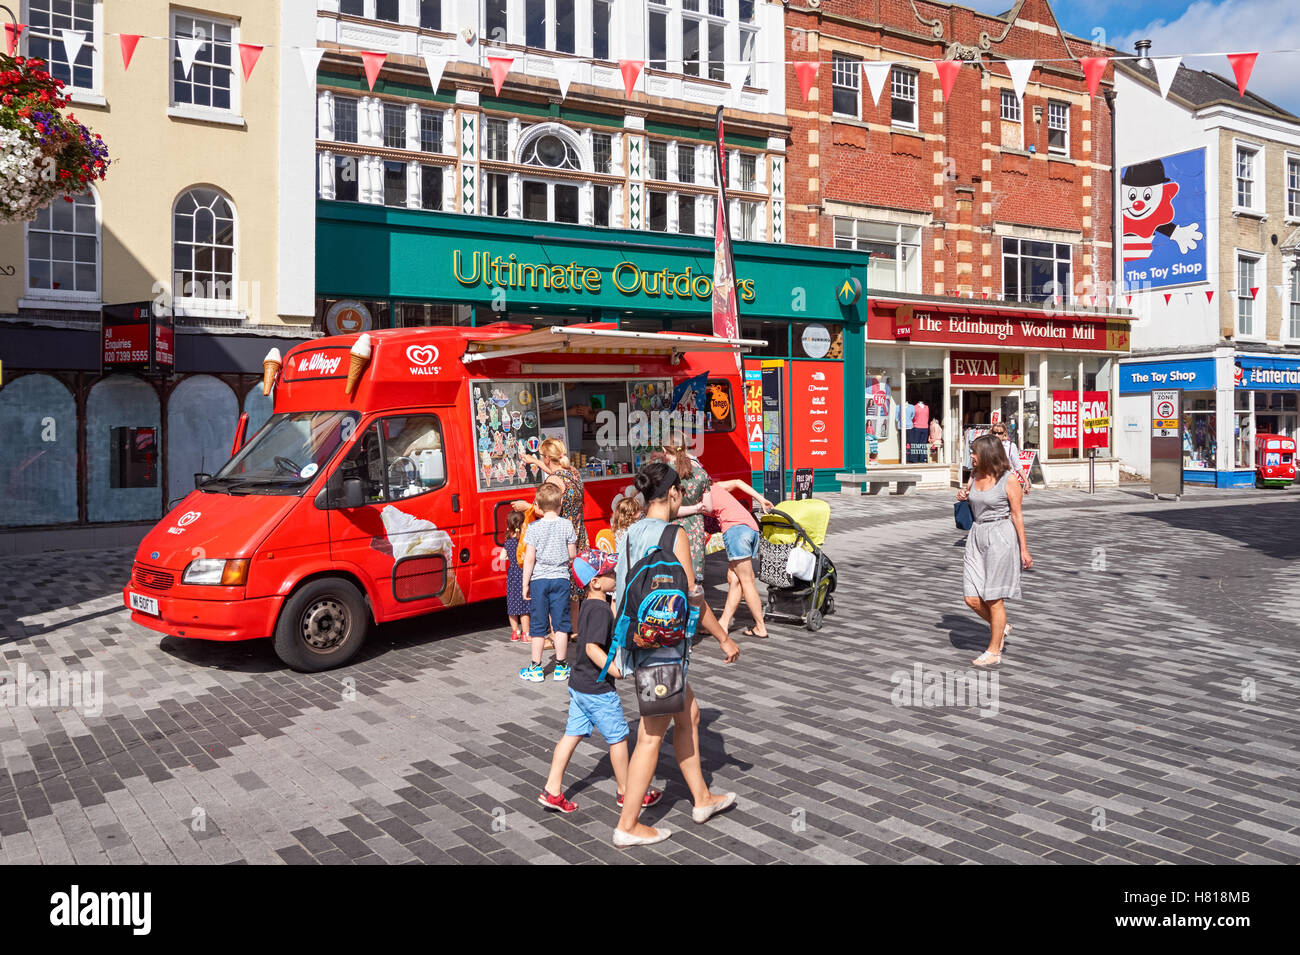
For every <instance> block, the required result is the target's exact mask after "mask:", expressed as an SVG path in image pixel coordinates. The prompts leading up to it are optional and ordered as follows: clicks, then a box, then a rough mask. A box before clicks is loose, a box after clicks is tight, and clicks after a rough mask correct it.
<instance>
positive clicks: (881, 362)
mask: <svg viewBox="0 0 1300 955" xmlns="http://www.w3.org/2000/svg"><path fill="white" fill-rule="evenodd" d="M902 381H903V350H902V349H901V348H898V347H897V346H888V345H886V346H883V347H880V348H872V349H869V350H868V352H867V381H866V389H867V393H866V409H867V420H866V436H867V457H868V460H869V461H871V462H872V463H881V464H898V463H899V462H900V461H902V460H903V444H902V440H901V438H900V436H899V433H898V427H897V425H896V424H895V421H896V420H897V419H898V399H899V398H900V397H901V395H900V394H899V392H898V389H899V387H900V386H901V384H902Z"/></svg>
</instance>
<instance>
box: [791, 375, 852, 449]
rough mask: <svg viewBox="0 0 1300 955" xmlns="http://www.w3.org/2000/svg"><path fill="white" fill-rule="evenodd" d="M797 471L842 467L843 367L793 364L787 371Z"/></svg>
mask: <svg viewBox="0 0 1300 955" xmlns="http://www.w3.org/2000/svg"><path fill="white" fill-rule="evenodd" d="M790 392H791V405H792V410H793V412H794V418H793V424H794V448H793V460H794V466H795V467H796V468H838V467H843V466H844V366H843V365H842V364H841V363H839V362H822V361H796V362H791V367H790Z"/></svg>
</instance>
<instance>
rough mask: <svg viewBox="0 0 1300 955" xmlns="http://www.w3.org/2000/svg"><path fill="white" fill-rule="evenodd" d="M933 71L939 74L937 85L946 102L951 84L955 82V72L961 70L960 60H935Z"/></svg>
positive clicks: (950, 90)
mask: <svg viewBox="0 0 1300 955" xmlns="http://www.w3.org/2000/svg"><path fill="white" fill-rule="evenodd" d="M934 71H935V72H936V73H938V74H939V86H940V88H941V89H942V90H943V101H944V102H945V103H946V102H948V94H950V93H951V92H952V87H953V84H954V83H956V82H957V74H958V73H960V72H961V60H936V61H935V64H934Z"/></svg>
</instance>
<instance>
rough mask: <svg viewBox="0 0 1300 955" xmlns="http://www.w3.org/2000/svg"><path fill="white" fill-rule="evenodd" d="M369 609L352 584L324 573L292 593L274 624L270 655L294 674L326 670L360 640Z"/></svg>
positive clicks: (349, 653)
mask: <svg viewBox="0 0 1300 955" xmlns="http://www.w3.org/2000/svg"><path fill="white" fill-rule="evenodd" d="M369 629H370V612H369V610H367V609H366V601H365V598H364V597H363V596H362V595H361V591H359V590H358V589H357V588H356V586H355V585H353V584H352V583H350V582H349V581H346V580H344V579H342V578H341V577H324V578H321V579H320V580H313V581H311V582H310V583H307V584H304V585H303V586H301V587H299V588H298V589H297V590H296V591H294V592H293V595H292V596H290V597H289V599H288V600H287V601H286V602H285V604H284V607H283V608H282V609H281V610H280V619H279V621H278V622H277V623H276V625H275V655H276V656H278V657H279V658H280V659H281V660H282V661H284V662H285V663H287V664H288V665H289V666H290V667H292V668H293V669H295V670H297V671H298V672H300V673H318V672H320V671H321V670H332V669H333V668H335V667H340V666H342V665H343V664H345V663H347V662H348V661H349V660H351V659H352V658H353V657H354V656H355V655H356V652H357V651H358V650H360V649H361V645H362V644H363V643H365V641H366V633H367V632H368V631H369Z"/></svg>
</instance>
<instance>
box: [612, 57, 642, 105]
mask: <svg viewBox="0 0 1300 955" xmlns="http://www.w3.org/2000/svg"><path fill="white" fill-rule="evenodd" d="M643 66H645V60H619V61H618V71H619V72H620V73H622V74H623V92H624V94H625V95H626V96H627V97H628V99H631V98H632V87H634V86H636V81H637V77H639V76H640V75H641V68H642V67H643Z"/></svg>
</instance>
